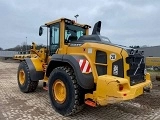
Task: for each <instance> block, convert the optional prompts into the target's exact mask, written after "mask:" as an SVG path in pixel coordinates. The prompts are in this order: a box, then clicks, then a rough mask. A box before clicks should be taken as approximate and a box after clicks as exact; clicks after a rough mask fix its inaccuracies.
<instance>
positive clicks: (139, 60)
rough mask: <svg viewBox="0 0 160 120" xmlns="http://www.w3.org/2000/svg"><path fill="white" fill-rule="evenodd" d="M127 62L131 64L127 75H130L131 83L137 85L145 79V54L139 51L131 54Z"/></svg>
mask: <svg viewBox="0 0 160 120" xmlns="http://www.w3.org/2000/svg"><path fill="white" fill-rule="evenodd" d="M126 62H127V63H128V64H129V68H130V69H129V70H127V76H128V77H130V85H131V86H133V85H136V84H138V83H142V82H144V81H145V79H144V70H145V63H144V56H143V55H141V54H139V53H137V54H134V55H129V57H127V58H126Z"/></svg>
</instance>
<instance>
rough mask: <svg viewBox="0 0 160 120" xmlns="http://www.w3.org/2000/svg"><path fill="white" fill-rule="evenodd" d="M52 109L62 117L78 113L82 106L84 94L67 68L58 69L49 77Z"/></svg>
mask: <svg viewBox="0 0 160 120" xmlns="http://www.w3.org/2000/svg"><path fill="white" fill-rule="evenodd" d="M49 97H50V100H51V104H52V107H53V108H54V109H55V110H56V111H57V112H58V113H60V114H62V115H64V116H68V115H72V114H75V113H77V112H79V111H80V110H81V109H82V108H83V106H84V93H83V90H82V88H81V87H80V86H79V85H78V83H77V80H76V77H75V75H74V72H73V70H72V69H71V68H69V67H58V68H56V69H54V70H53V71H52V73H51V74H50V77H49Z"/></svg>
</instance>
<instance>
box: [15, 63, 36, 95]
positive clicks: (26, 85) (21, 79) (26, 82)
mask: <svg viewBox="0 0 160 120" xmlns="http://www.w3.org/2000/svg"><path fill="white" fill-rule="evenodd" d="M17 80H18V86H19V88H20V90H21V91H22V92H24V93H28V92H33V91H35V90H36V88H37V86H38V81H32V80H31V78H30V73H29V68H28V65H27V63H26V62H25V61H22V62H21V63H20V64H19V67H18V72H17Z"/></svg>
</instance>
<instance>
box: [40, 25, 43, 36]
mask: <svg viewBox="0 0 160 120" xmlns="http://www.w3.org/2000/svg"><path fill="white" fill-rule="evenodd" d="M42 34H43V28H42V27H39V36H41V35H42Z"/></svg>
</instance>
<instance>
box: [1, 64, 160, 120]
mask: <svg viewBox="0 0 160 120" xmlns="http://www.w3.org/2000/svg"><path fill="white" fill-rule="evenodd" d="M18 65H19V64H18V63H17V62H11V61H9V62H0V77H1V78H0V120H25V119H26V120H44V119H46V120H70V119H73V120H160V86H159V85H160V81H158V82H157V81H155V77H154V76H153V77H152V80H153V89H152V91H151V92H150V93H145V94H143V95H141V96H139V97H138V98H136V99H134V100H131V101H125V102H121V103H116V104H110V105H107V106H105V107H97V108H92V107H89V106H86V107H85V108H84V110H82V111H81V112H79V113H77V114H76V115H74V116H69V117H64V116H61V115H60V114H58V113H56V112H55V111H54V109H52V107H51V104H50V101H49V98H48V92H47V91H44V90H43V89H42V82H40V83H39V86H38V88H37V90H36V92H34V93H28V94H25V93H22V92H20V90H19V88H18V84H17V77H16V74H17V68H18Z"/></svg>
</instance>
